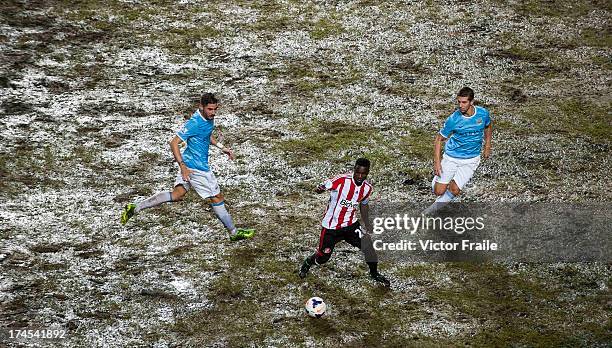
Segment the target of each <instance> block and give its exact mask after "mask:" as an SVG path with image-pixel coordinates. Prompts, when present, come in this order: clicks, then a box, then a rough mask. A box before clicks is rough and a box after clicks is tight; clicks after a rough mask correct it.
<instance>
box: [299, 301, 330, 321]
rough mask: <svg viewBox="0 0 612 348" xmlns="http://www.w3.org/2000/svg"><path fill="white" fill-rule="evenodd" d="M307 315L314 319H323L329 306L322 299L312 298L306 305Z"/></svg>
mask: <svg viewBox="0 0 612 348" xmlns="http://www.w3.org/2000/svg"><path fill="white" fill-rule="evenodd" d="M304 309H305V310H306V313H307V314H308V315H309V316H311V317H313V318H321V317H322V316H323V314H325V311H326V310H327V305H326V304H325V302H323V299H322V298H320V297H311V298H309V299H308V301H306V304H304Z"/></svg>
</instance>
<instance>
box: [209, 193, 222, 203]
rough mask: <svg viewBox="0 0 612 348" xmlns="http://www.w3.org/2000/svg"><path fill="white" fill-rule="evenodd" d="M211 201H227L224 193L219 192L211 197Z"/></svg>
mask: <svg viewBox="0 0 612 348" xmlns="http://www.w3.org/2000/svg"><path fill="white" fill-rule="evenodd" d="M210 201H211V203H221V202H223V201H225V197H223V194H222V193H217V194H216V195H215V196H212V197H210Z"/></svg>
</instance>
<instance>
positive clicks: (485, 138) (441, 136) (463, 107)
mask: <svg viewBox="0 0 612 348" xmlns="http://www.w3.org/2000/svg"><path fill="white" fill-rule="evenodd" d="M457 104H458V106H459V107H458V108H457V110H455V112H453V113H452V114H451V115H450V116H449V117H448V118H447V119H446V122H445V123H444V127H442V129H441V130H440V132H439V133H438V134H437V135H436V139H435V141H434V175H435V176H434V178H433V181H432V189H433V192H434V193H435V194H436V195H437V196H438V198H437V199H436V202H435V203H434V204H433V205H432V206H431V207H429V208H427V209H426V210H425V211H424V212H423V213H424V214H430V213H433V212H434V211H435V210H437V208H439V207H440V206H441V205H443V204H445V203H448V202H450V201H452V200H453V199H454V198H455V197H457V196H458V195H459V194H461V190H462V189H463V187H464V186H465V184H467V183H468V181H469V180H470V179H471V178H472V176H473V175H474V171H475V170H476V168H477V167H478V165H479V164H480V155H481V151H482V147H483V146H482V145H483V142H484V151H482V157H483V158H484V159H485V160H486V159H487V158H489V156H490V155H491V138H492V135H493V123H492V121H491V116H490V114H489V111H488V110H487V109H485V108H483V107H480V106H475V105H474V91H473V90H472V89H471V88H469V87H463V88H462V89H461V90H459V93H457ZM444 141H446V144H445V145H444V155H443V156H440V153H441V150H442V143H443V142H444Z"/></svg>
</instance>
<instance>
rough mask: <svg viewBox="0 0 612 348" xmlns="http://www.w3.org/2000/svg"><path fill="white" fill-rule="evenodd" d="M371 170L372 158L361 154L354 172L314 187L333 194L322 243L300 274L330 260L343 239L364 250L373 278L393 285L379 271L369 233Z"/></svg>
mask: <svg viewBox="0 0 612 348" xmlns="http://www.w3.org/2000/svg"><path fill="white" fill-rule="evenodd" d="M369 172H370V161H369V160H368V159H366V158H359V159H358V160H357V161H356V162H355V167H354V170H353V173H348V174H344V175H339V176H336V177H335V178H333V179H328V180H326V181H325V182H323V183H322V184H321V185H320V186H319V187H317V188H316V189H315V192H317V193H323V192H325V191H330V198H329V203H328V205H327V209H326V211H325V216H324V217H323V221H321V226H322V229H321V236H320V237H319V246H318V247H317V250H316V252H315V253H314V254H312V255H311V256H309V257H307V258H306V259H305V260H304V262H303V263H302V266H301V268H300V271H299V276H300V278H302V279H303V278H305V277H306V275H307V274H308V271H309V270H310V267H311V266H312V265H314V264H317V265H321V264H324V263H325V262H327V261H328V260H329V258H330V257H331V254H332V252H333V251H334V246H335V245H336V243H338V242H341V241H343V240H344V241H346V242H348V243H349V244H351V245H352V246H354V247H356V248H359V249H360V250H361V251H362V252H363V254H364V256H365V260H366V263H367V264H368V266H369V268H370V277H371V278H372V279H373V280H375V281H377V282H379V283H381V284H383V285H384V286H389V285H390V283H389V280H387V278H385V277H384V276H383V275H382V274H380V273H378V256H377V255H376V250H374V247H373V245H372V239H371V238H370V235H369V233H368V231H369V230H370V229H369V228H368V226H367V225H368V201H369V199H370V196H371V194H372V185H371V184H370V183H369V182H367V181H366V178H367V177H368V173H369ZM357 208H359V213H360V214H361V222H362V223H361V224H360V223H359V221H358V220H357V214H356V211H357Z"/></svg>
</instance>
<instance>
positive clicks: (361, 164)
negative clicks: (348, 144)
mask: <svg viewBox="0 0 612 348" xmlns="http://www.w3.org/2000/svg"><path fill="white" fill-rule="evenodd" d="M357 166H359V167H366V168H370V160H369V159H367V158H363V157H362V158H358V159H357V161H355V167H357Z"/></svg>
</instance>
